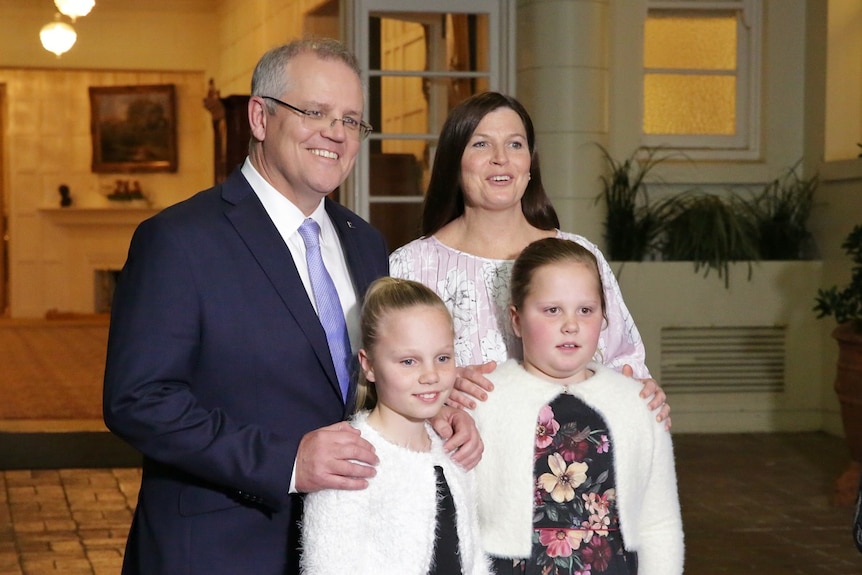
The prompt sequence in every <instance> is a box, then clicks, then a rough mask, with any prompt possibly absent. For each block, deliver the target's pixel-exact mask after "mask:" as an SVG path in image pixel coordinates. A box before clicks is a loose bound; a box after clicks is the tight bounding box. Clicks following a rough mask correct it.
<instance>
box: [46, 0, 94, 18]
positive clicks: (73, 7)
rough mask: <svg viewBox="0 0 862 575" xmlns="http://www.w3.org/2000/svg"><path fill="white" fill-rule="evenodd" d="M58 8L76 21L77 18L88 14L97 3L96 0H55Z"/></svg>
mask: <svg viewBox="0 0 862 575" xmlns="http://www.w3.org/2000/svg"><path fill="white" fill-rule="evenodd" d="M54 4H55V5H56V6H57V10H59V11H60V13H61V14H63V15H64V16H68V17H69V18H71V19H72V22H74V21H75V18H80V17H81V16H86V15H87V14H89V13H90V10H92V9H93V6H95V5H96V0H54Z"/></svg>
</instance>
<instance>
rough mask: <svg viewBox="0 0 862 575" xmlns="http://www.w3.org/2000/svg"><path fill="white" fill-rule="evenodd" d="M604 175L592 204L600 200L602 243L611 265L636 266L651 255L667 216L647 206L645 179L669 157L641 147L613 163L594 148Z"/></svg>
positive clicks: (605, 151)
mask: <svg viewBox="0 0 862 575" xmlns="http://www.w3.org/2000/svg"><path fill="white" fill-rule="evenodd" d="M597 146H598V148H599V150H601V152H602V156H603V157H604V159H605V165H606V166H607V169H608V173H607V174H606V175H604V176H602V178H601V179H602V191H601V193H600V194H599V196H598V197H597V198H596V202H599V201H601V200H604V202H605V206H606V208H607V214H606V216H605V234H604V236H605V242H606V245H607V256H608V259H610V260H611V261H617V262H630V261H635V262H639V261H642V260H644V259H646V257H647V256H648V255H649V254H650V252H652V251H655V249H656V247H657V246H656V241H657V239H658V237H659V235H660V234H661V231H662V225H663V224H664V221H665V219H666V216H667V215H668V214H665V213H663V209H662V207H661V206H658V207H657V206H650V201H649V194H648V190H647V182H646V178H647V176H648V175H649V173H650V172H651V171H652V169H653V168H655V167H656V166H657V165H658V164H660V163H661V162H663V161H665V160H667V159H668V158H669V157H670V156H668V155H663V154H660V152H661V148H649V147H646V146H642V147H639V148H637V149H636V150H635V151H634V152H632V154H631V155H630V156H629V157H628V158H626V159H624V160H616V159H614V158H613V157H612V156H611V155H610V153H609V152H608V151H607V150H606V149H605V148H604V147H603V146H602V145H600V144H597Z"/></svg>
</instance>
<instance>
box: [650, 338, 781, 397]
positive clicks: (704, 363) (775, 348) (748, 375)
mask: <svg viewBox="0 0 862 575" xmlns="http://www.w3.org/2000/svg"><path fill="white" fill-rule="evenodd" d="M784 356H785V328H784V326H778V327H772V326H763V327H760V326H758V327H664V328H662V330H661V386H662V387H663V388H665V389H666V390H667V391H668V393H670V392H671V391H673V392H674V393H681V392H682V393H716V392H718V393H721V392H727V393H762V392H772V393H775V392H782V391H784Z"/></svg>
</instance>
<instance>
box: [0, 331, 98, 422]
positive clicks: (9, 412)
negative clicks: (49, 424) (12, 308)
mask: <svg viewBox="0 0 862 575" xmlns="http://www.w3.org/2000/svg"><path fill="white" fill-rule="evenodd" d="M107 343H108V321H107V320H106V319H104V318H101V317H94V318H92V319H69V320H9V319H4V320H0V398H2V400H0V420H64V419H70V420H72V419H73V420H100V419H101V418H102V377H103V376H104V370H105V349H106V346H107Z"/></svg>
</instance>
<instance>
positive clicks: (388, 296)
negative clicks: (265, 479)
mask: <svg viewBox="0 0 862 575" xmlns="http://www.w3.org/2000/svg"><path fill="white" fill-rule="evenodd" d="M360 326H361V330H362V345H363V347H362V349H361V350H360V351H359V362H360V367H361V374H360V381H359V390H358V392H357V402H356V404H357V407H358V409H359V410H358V411H357V413H356V414H355V415H354V417H353V419H352V420H351V425H352V426H354V427H355V428H357V429H359V430H360V432H361V433H362V437H363V438H365V439H366V440H367V441H369V442H370V443H371V444H372V445H373V446H374V448H375V450H376V453H377V456H378V458H379V460H380V463H379V464H378V465H377V467H376V470H377V473H376V475H375V476H374V477H372V478H371V479H369V481H368V483H369V485H368V488H367V489H364V490H361V491H338V490H328V491H320V492H317V493H311V494H309V495H308V496H307V497H306V501H305V516H304V520H303V533H302V541H303V555H302V567H303V569H302V572H303V573H305V574H307V575H330V574H332V573H351V574H354V575H363V574H367V575H378V574H389V573H391V574H393V575H394V574H398V575H411V574H415V575H426V574H433V575H461V574H463V575H487V574H489V573H490V565H489V562H488V560H487V558H486V556H485V555H484V554H483V553H482V552H481V549H480V545H479V540H478V517H477V513H476V509H475V494H474V490H475V486H474V483H473V480H474V478H473V473H472V472H467V471H465V470H464V469H463V468H461V467H460V466H459V465H458V464H457V463H455V462H454V461H453V460H452V458H451V457H450V455H449V454H447V453H446V452H445V451H444V449H443V441H442V440H441V439H440V437H439V436H438V435H437V434H436V433H435V432H434V430H433V429H432V428H431V425H430V424H429V423H428V421H427V420H428V419H429V418H432V417H434V416H435V415H436V414H437V412H438V411H439V410H440V408H441V407H442V406H443V403H444V402H445V401H446V399H447V398H448V397H449V393H450V392H451V391H452V388H453V386H454V384H455V377H456V371H455V359H454V340H455V336H454V331H453V327H452V318H451V316H450V315H449V311H448V310H447V309H446V306H445V305H444V304H443V302H442V301H441V300H440V298H439V297H438V296H437V295H436V294H435V293H434V292H432V291H431V290H430V289H428V288H427V287H425V286H424V285H422V284H420V283H418V282H413V281H409V280H401V279H395V278H381V279H379V280H377V281H375V282H374V283H373V284H372V285H371V287H370V288H369V289H368V292H367V293H366V295H365V302H364V304H363V308H362V314H361V319H360Z"/></svg>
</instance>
